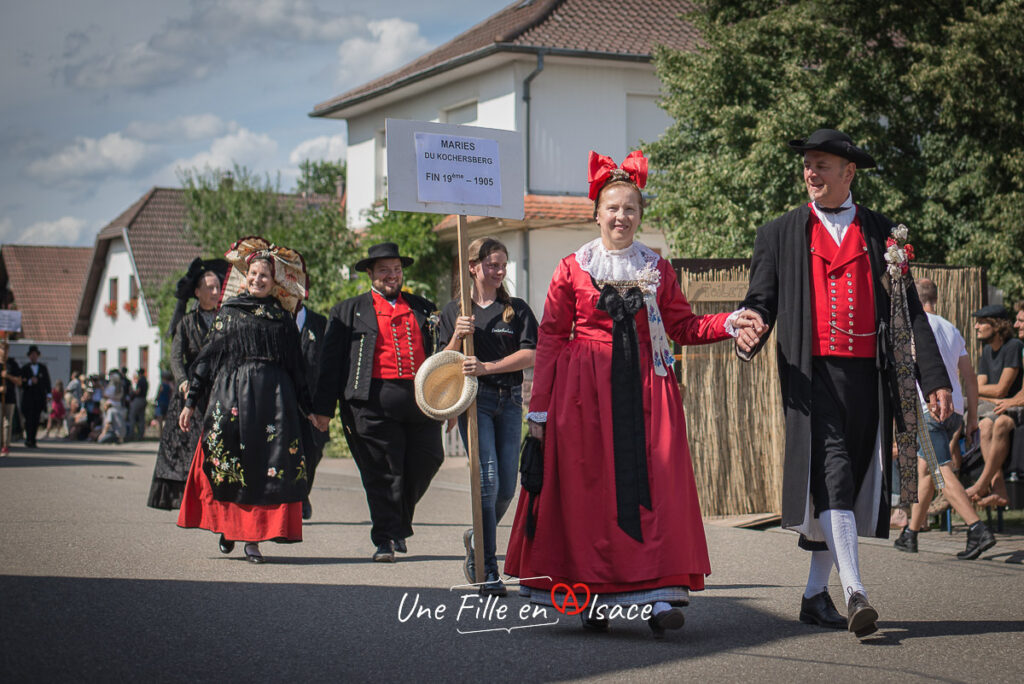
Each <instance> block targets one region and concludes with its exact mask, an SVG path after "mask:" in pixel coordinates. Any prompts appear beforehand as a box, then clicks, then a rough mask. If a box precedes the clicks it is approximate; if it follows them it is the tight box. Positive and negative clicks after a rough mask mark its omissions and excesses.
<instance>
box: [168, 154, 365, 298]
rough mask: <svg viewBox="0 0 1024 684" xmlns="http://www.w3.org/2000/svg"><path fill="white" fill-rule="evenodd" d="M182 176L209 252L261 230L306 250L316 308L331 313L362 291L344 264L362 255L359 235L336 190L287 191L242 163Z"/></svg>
mask: <svg viewBox="0 0 1024 684" xmlns="http://www.w3.org/2000/svg"><path fill="white" fill-rule="evenodd" d="M181 181H182V186H183V187H184V189H185V202H186V206H187V209H188V222H189V227H190V228H191V229H192V232H193V233H194V234H195V236H196V238H197V239H198V241H199V244H200V245H201V246H202V248H203V252H204V254H205V255H207V256H220V255H222V254H224V252H225V251H227V249H228V248H229V247H230V246H231V243H233V242H234V241H235V240H238V239H239V238H242V237H245V236H248V235H260V236H262V237H265V238H266V239H268V240H270V241H271V242H274V243H277V244H281V245H286V246H288V247H291V248H292V249H295V250H297V251H298V252H299V253H300V254H302V256H303V258H304V259H305V260H306V269H307V271H308V273H309V280H310V290H309V300H308V301H307V302H306V303H307V305H308V306H309V307H310V308H311V309H314V310H316V311H320V312H321V313H326V311H327V310H329V309H330V307H331V306H333V305H334V304H335V303H337V302H338V301H339V300H341V299H344V298H346V297H350V296H352V295H354V294H356V293H357V292H358V291H359V288H360V285H359V284H358V283H357V282H353V281H352V280H350V279H349V278H347V277H345V273H346V271H345V268H344V267H345V266H346V265H348V264H351V263H353V262H354V261H355V260H357V259H358V245H357V236H356V234H355V233H353V232H352V231H350V230H348V229H347V227H346V225H345V215H344V212H342V211H341V209H340V207H339V206H338V205H337V204H336V203H335V202H334V201H333V197H334V195H333V194H331V195H330V197H331V201H328V202H326V203H324V202H314V201H312V200H308V199H304V198H302V197H300V196H298V195H287V194H282V193H281V192H280V191H279V181H272V180H271V179H270V177H269V176H259V175H257V174H253V173H251V172H250V171H249V170H247V169H246V168H245V167H241V166H238V165H236V166H235V167H234V168H233V171H232V172H231V174H230V176H228V175H227V174H224V173H222V172H221V171H220V170H217V169H210V168H207V169H204V170H202V171H199V170H196V169H190V170H186V171H184V172H183V173H182V174H181Z"/></svg>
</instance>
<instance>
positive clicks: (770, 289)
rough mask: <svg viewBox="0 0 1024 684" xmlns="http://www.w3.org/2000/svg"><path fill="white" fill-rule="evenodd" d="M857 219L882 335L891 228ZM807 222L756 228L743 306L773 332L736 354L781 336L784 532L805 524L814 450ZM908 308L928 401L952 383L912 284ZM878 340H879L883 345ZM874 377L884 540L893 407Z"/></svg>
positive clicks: (878, 532)
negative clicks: (879, 430) (879, 422)
mask: <svg viewBox="0 0 1024 684" xmlns="http://www.w3.org/2000/svg"><path fill="white" fill-rule="evenodd" d="M857 215H858V217H859V218H860V222H861V230H862V232H863V234H864V240H865V242H866V244H867V247H868V256H869V261H870V262H871V272H872V275H873V276H874V278H873V290H874V299H875V321H876V329H887V328H888V325H889V314H890V309H891V301H890V297H889V289H890V287H891V285H890V283H889V277H888V275H887V274H886V264H885V259H884V256H883V255H884V253H885V241H886V239H887V238H888V237H889V235H890V232H891V230H892V228H893V227H894V225H895V224H894V223H893V222H892V221H890V220H889V219H888V218H886V217H885V216H883V215H882V214H879V213H877V212H874V211H871V210H869V209H865V208H864V207H858V209H857ZM809 218H810V208H809V207H808V206H806V205H805V206H803V207H800V208H799V209H795V210H793V211H791V212H789V213H787V214H785V215H783V216H781V217H780V218H777V219H775V220H774V221H771V222H769V223H766V224H765V225H763V226H761V227H760V228H758V230H757V237H756V239H755V241H754V255H753V257H752V258H751V260H750V287H749V289H748V290H747V296H746V299H744V300H743V304H742V306H743V307H746V308H748V309H753V310H755V311H757V312H758V313H759V314H761V317H762V318H763V319H764V321H765V323H767V324H768V326H769V328H770V329H769V332H768V333H767V334H765V335H764V336H763V337H762V339H761V343H760V346H758V348H757V349H755V350H754V351H753V353H751V354H743V353H741V352H739V351H738V349H737V353H738V354H739V356H740V358H743V359H744V360H749V359H750V358H751V357H753V356H754V355H755V354H757V352H758V351H760V349H761V347H763V346H764V343H765V341H766V340H767V339H768V336H769V335H770V334H771V331H772V330H777V331H778V340H777V346H776V350H777V356H778V366H779V380H780V382H781V385H782V401H783V409H784V411H785V416H786V458H785V462H784V465H783V482H782V525H783V526H784V527H792V526H796V525H799V524H800V523H801V522H802V521H803V518H804V510H805V503H806V496H807V473H808V472H809V463H810V452H811V403H812V402H813V399H814V398H813V396H812V393H811V347H812V344H811V340H812V337H811V308H812V306H813V303H812V300H811V292H810V282H811V281H810V265H809V262H810V246H809V223H808V219H809ZM911 237H913V236H911ZM907 304H908V307H909V309H910V321H911V325H912V327H913V331H914V343H915V346H916V349H917V367H918V377H919V380H920V384H921V389H922V391H923V392H924V394H925V396H927V395H928V394H929V393H930V392H932V391H934V390H937V389H941V388H944V387H945V388H948V387H950V386H951V385H950V382H949V377H948V376H947V375H946V368H945V366H944V365H943V363H942V356H941V355H940V353H939V348H938V345H937V344H936V343H935V336H934V334H933V333H932V329H931V326H930V325H929V324H928V317H927V315H926V314H925V313H924V310H923V309H922V308H921V302H920V300H919V299H918V297H917V290H916V288H914V286H913V284H911V285H910V286H909V287H908V288H907ZM882 337H883V336H882V335H879V339H880V341H881V338H882ZM876 361H877V364H878V366H879V368H885V363H886V359H885V358H883V355H881V354H878V355H877V358H876ZM879 375H880V378H881V380H880V385H881V386H880V388H879V401H880V406H879V409H880V411H879V416H880V418H881V419H882V421H883V422H882V428H883V429H882V441H883V445H882V453H883V457H884V458H885V466H884V468H883V472H882V483H883V491H882V496H881V502H880V510H879V511H878V519H877V527H876V529H875V530H874V534H875V536H879V537H883V538H885V537H887V536H888V532H889V491H890V489H891V482H890V476H891V461H890V459H891V453H892V425H893V406H892V401H891V397H892V391H891V389H892V388H890V386H889V374H888V372H882V373H880V374H879ZM858 527H859V526H858ZM862 534H863V532H862Z"/></svg>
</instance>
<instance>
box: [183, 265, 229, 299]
mask: <svg viewBox="0 0 1024 684" xmlns="http://www.w3.org/2000/svg"><path fill="white" fill-rule="evenodd" d="M230 266H231V264H229V263H228V262H227V261H225V260H224V259H200V258H199V257H196V258H195V259H193V260H192V263H191V264H189V265H188V271H187V272H186V273H185V275H183V276H182V277H181V278H180V279H179V280H178V286H177V288H175V293H174V295H175V296H176V297H177V298H178V299H185V300H188V299H191V298H192V297H195V296H196V288H197V287H199V279H200V278H202V276H203V274H204V273H206V272H207V271H213V272H214V273H216V274H217V279H218V280H220V281H221V282H222V283H223V282H224V277H225V276H227V274H228V268H229V267H230Z"/></svg>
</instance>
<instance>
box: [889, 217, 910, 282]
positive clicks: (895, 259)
mask: <svg viewBox="0 0 1024 684" xmlns="http://www.w3.org/2000/svg"><path fill="white" fill-rule="evenodd" d="M908 235H909V231H908V230H907V227H906V226H905V225H903V224H902V223H901V224H900V225H898V226H896V227H895V228H893V229H892V233H891V237H889V238H888V239H887V240H886V241H885V261H886V263H887V264H888V266H887V267H886V270H887V271H888V273H889V277H890V278H892V279H893V280H896V279H897V278H901V277H902V276H904V275H906V274H907V272H909V271H910V262H911V261H912V260H913V259H914V246H913V245H911V244H910V243H909V242H907V241H906V240H907V237H908Z"/></svg>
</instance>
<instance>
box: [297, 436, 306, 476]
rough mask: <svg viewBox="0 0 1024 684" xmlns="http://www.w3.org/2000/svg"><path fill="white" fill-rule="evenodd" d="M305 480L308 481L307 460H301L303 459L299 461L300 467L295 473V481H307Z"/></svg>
mask: <svg viewBox="0 0 1024 684" xmlns="http://www.w3.org/2000/svg"><path fill="white" fill-rule="evenodd" d="M295 441H296V442H298V440H295ZM305 479H306V459H304V458H301V459H299V467H298V468H297V469H296V471H295V481H296V482H298V481H299V480H305Z"/></svg>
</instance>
